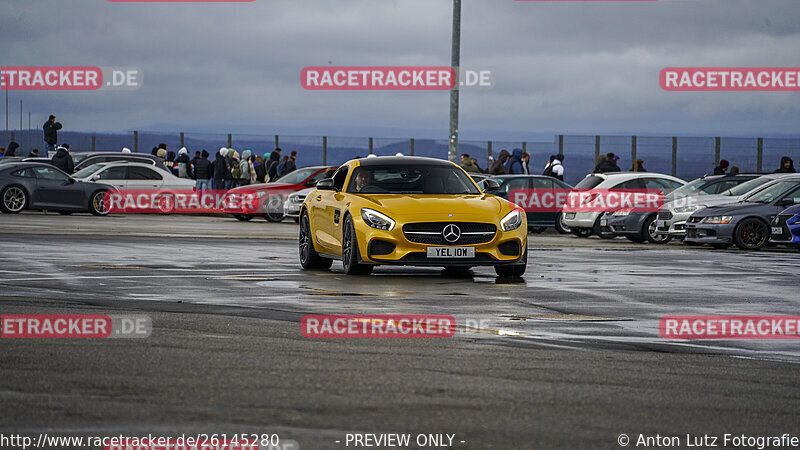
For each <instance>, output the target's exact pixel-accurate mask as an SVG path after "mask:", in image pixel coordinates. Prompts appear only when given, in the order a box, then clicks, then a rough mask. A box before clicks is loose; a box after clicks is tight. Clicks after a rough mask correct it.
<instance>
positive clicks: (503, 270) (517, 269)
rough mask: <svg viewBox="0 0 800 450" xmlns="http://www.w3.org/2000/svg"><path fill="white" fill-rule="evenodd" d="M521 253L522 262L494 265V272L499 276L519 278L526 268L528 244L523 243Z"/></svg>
mask: <svg viewBox="0 0 800 450" xmlns="http://www.w3.org/2000/svg"><path fill="white" fill-rule="evenodd" d="M523 252H524V253H523V254H522V263H521V264H514V265H505V266H494V272H495V273H496V274H497V276H498V277H500V278H519V277H521V276H523V275H525V270H526V269H527V268H528V244H525V250H523Z"/></svg>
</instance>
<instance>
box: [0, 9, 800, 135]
mask: <svg viewBox="0 0 800 450" xmlns="http://www.w3.org/2000/svg"><path fill="white" fill-rule="evenodd" d="M451 14H452V2H451V1H450V0H255V2H253V3H239V4H236V3H214V4H200V3H111V2H107V1H105V0H69V1H65V0H2V1H1V2H0V30H2V31H1V32H0V34H2V39H0V65H9V66H45V65H64V66H78V65H89V66H100V67H104V66H135V67H138V68H141V70H142V72H143V73H144V86H143V87H142V88H141V89H139V90H137V91H89V92H52V91H50V92H47V91H39V92H19V91H17V92H11V93H10V102H11V105H12V107H11V110H12V114H11V124H12V128H15V127H18V126H19V125H18V124H19V100H20V98H22V99H23V100H24V102H25V116H26V118H25V124H26V125H27V111H31V112H32V113H33V117H34V121H35V122H37V123H38V125H37V128H38V126H40V125H41V122H43V121H44V119H45V118H46V116H47V114H49V113H54V114H57V115H58V116H59V119H60V120H61V121H62V122H63V123H64V125H65V130H71V131H77V130H83V131H116V130H129V129H136V128H140V129H146V128H152V127H154V126H157V125H161V126H164V125H168V126H174V127H176V129H177V128H181V129H186V130H197V129H206V130H207V131H209V132H224V131H227V130H229V129H230V128H231V127H233V126H238V127H241V126H249V127H251V129H252V130H254V131H255V130H258V131H263V132H264V133H265V134H269V133H273V132H276V131H280V130H282V129H288V128H290V127H313V128H315V129H320V130H325V133H326V134H329V135H342V134H345V135H346V134H352V131H353V130H354V129H358V130H364V133H369V130H371V129H374V130H381V131H384V130H386V129H387V128H396V129H397V133H394V134H397V135H404V133H405V132H415V133H417V132H420V130H429V133H428V134H429V135H430V136H437V137H445V136H446V135H447V127H448V102H449V100H448V99H449V94H448V93H447V92H441V91H440V92H431V91H428V92H408V91H405V92H374V91H373V92H363V91H360V92H353V91H350V92H347V91H340V92H321V91H306V90H304V89H303V88H302V87H301V85H300V71H301V69H302V68H303V67H305V66H313V65H328V64H329V63H330V64H332V65H334V66H351V65H353V66H354V65H359V66H368V65H374V66H386V65H408V66H422V65H428V66H430V65H433V66H446V65H449V63H450V35H451V22H452V18H451V17H452V16H451ZM798 56H800V4H799V3H798V2H797V1H796V0H753V1H750V0H698V1H676V0H661V1H657V2H578V1H574V2H517V1H513V0H464V5H463V28H462V66H464V67H481V68H484V67H486V68H491V69H492V70H494V72H495V82H496V86H495V87H494V88H493V89H491V90H482V91H476V90H472V91H462V94H461V127H460V128H461V131H460V132H461V135H462V137H463V136H470V137H484V136H486V137H487V138H490V137H492V135H493V134H494V133H497V134H498V135H503V136H508V135H515V134H516V133H518V134H519V136H520V138H525V137H528V136H530V135H532V134H537V135H538V134H543V135H547V134H550V135H552V134H553V133H574V132H580V133H592V134H594V133H599V134H609V133H625V134H635V133H662V134H669V135H672V134H707V135H723V136H725V135H750V134H752V135H764V134H788V135H800V130H798V125H800V94H798V93H797V92H740V93H735V92H710V93H700V92H694V93H687V92H665V91H662V90H661V88H660V87H659V82H658V75H659V71H660V70H661V69H663V68H664V67H684V66H689V67H691V66H699V67H708V66H720V67H798V66H800V58H798ZM14 124H16V125H14ZM0 126H4V124H2V125H0ZM340 130H348V131H350V133H348V132H344V133H343V132H340Z"/></svg>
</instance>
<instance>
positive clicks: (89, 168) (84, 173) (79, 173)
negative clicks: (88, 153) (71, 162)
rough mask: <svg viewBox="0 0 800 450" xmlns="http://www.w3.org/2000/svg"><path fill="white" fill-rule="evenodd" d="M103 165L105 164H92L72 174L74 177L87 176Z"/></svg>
mask: <svg viewBox="0 0 800 450" xmlns="http://www.w3.org/2000/svg"><path fill="white" fill-rule="evenodd" d="M101 167H103V164H92V165H91V166H86V167H84V168H83V169H81V170H79V171H77V172H75V173H74V174H72V177H73V178H86V177H88V176H89V175H91V174H93V173H95V172H97V171H98V170H100V168H101Z"/></svg>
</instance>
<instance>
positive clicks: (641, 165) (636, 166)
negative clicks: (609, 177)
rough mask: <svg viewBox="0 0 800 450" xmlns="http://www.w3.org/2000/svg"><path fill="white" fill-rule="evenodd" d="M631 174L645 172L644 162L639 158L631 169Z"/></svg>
mask: <svg viewBox="0 0 800 450" xmlns="http://www.w3.org/2000/svg"><path fill="white" fill-rule="evenodd" d="M631 172H647V170H645V169H644V160H643V159H641V158H639V159H637V160H636V162H635V163H633V166H632V167H631Z"/></svg>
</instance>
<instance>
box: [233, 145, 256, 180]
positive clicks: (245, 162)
mask: <svg viewBox="0 0 800 450" xmlns="http://www.w3.org/2000/svg"><path fill="white" fill-rule="evenodd" d="M252 154H253V152H251V151H250V150H245V151H243V152H242V159H241V161H239V174H238V175H239V176H238V177H237V179H238V183H239V186H247V185H248V184H250V180H251V178H252V177H253V175H255V171H254V170H253V163H252V162H250V155H252Z"/></svg>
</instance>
